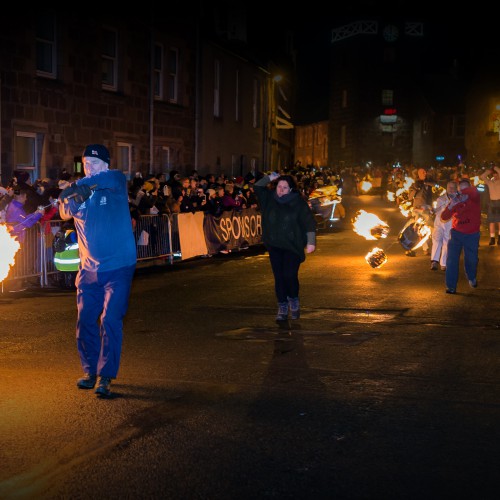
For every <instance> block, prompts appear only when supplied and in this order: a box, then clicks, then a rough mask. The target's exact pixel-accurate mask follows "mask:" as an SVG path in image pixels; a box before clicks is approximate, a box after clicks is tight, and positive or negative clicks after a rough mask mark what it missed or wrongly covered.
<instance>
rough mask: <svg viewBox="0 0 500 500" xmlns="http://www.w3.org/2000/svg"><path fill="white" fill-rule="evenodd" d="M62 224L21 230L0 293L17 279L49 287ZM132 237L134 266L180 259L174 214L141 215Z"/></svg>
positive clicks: (53, 275)
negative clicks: (153, 261)
mask: <svg viewBox="0 0 500 500" xmlns="http://www.w3.org/2000/svg"><path fill="white" fill-rule="evenodd" d="M64 222H65V221H62V220H55V219H52V220H50V221H47V222H45V223H44V224H43V225H41V224H40V223H37V224H35V225H34V226H32V227H30V228H28V229H26V230H25V233H24V238H25V239H24V241H23V243H21V247H20V249H19V250H18V252H17V253H16V258H15V264H14V266H12V267H11V269H10V271H9V274H8V275H7V277H6V278H5V279H4V280H3V281H2V282H1V283H0V292H3V291H4V290H3V289H4V284H6V283H7V282H9V281H14V280H21V279H22V280H26V279H30V278H32V279H34V281H35V280H36V282H37V283H39V284H40V286H41V287H46V286H49V285H50V281H51V279H55V278H56V276H57V275H58V273H60V271H58V270H57V269H56V267H55V264H54V252H53V249H52V243H53V241H54V237H55V235H56V233H57V232H58V231H59V230H60V229H61V227H62V226H63V224H64ZM134 236H135V241H136V245H137V261H138V263H141V262H146V261H151V260H161V261H166V262H168V263H169V264H173V262H174V258H175V257H178V256H180V237H179V231H178V223H177V214H173V215H171V216H168V215H141V216H140V217H139V220H138V221H137V223H136V225H135V228H134ZM110 244H114V242H110ZM0 252H1V249H0Z"/></svg>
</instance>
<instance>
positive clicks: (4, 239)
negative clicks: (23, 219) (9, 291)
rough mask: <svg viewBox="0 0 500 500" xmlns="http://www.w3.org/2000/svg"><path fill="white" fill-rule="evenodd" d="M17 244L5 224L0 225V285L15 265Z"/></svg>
mask: <svg viewBox="0 0 500 500" xmlns="http://www.w3.org/2000/svg"><path fill="white" fill-rule="evenodd" d="M19 247H20V245H19V242H18V241H17V239H15V238H14V237H12V236H11V235H10V233H9V231H8V229H7V226H6V225H5V224H0V283H1V282H2V281H3V280H4V279H5V278H6V277H7V275H8V274H9V271H10V268H11V267H12V266H13V265H14V263H15V255H16V253H17V251H18V250H19Z"/></svg>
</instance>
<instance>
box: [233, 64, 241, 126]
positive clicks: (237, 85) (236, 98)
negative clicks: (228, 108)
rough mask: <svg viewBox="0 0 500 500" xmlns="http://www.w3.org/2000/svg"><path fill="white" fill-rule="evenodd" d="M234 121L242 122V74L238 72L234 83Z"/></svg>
mask: <svg viewBox="0 0 500 500" xmlns="http://www.w3.org/2000/svg"><path fill="white" fill-rule="evenodd" d="M234 88H235V90H234V119H235V120H236V121H237V122H238V121H240V72H239V71H238V70H236V74H235V82H234Z"/></svg>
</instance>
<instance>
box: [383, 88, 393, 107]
mask: <svg viewBox="0 0 500 500" xmlns="http://www.w3.org/2000/svg"><path fill="white" fill-rule="evenodd" d="M393 105H394V90H387V89H385V90H382V106H393Z"/></svg>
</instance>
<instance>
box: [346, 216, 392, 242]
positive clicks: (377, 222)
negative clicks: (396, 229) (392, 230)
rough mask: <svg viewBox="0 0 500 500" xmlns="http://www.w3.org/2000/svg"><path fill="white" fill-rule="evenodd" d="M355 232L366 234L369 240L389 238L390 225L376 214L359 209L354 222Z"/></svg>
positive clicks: (361, 234)
mask: <svg viewBox="0 0 500 500" xmlns="http://www.w3.org/2000/svg"><path fill="white" fill-rule="evenodd" d="M353 226H354V232H355V233H358V234H359V235H360V236H364V238H365V239H367V240H378V239H380V238H387V235H388V234H389V226H388V225H387V223H386V222H384V221H383V220H381V219H379V218H378V217H377V216H376V215H375V214H370V213H368V212H365V210H359V212H358V214H357V216H356V218H355V219H354V222H353Z"/></svg>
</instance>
